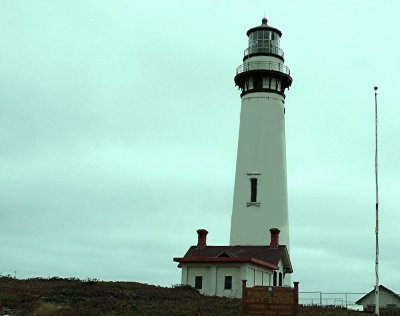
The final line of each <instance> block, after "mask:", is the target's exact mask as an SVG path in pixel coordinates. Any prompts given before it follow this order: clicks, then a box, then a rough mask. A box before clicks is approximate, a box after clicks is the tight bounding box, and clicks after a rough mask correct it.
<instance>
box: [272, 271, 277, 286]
mask: <svg viewBox="0 0 400 316" xmlns="http://www.w3.org/2000/svg"><path fill="white" fill-rule="evenodd" d="M276 279H277V273H276V271H274V279H273V286H276V283H277V282H276V281H277V280H276Z"/></svg>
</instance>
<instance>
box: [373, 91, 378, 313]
mask: <svg viewBox="0 0 400 316" xmlns="http://www.w3.org/2000/svg"><path fill="white" fill-rule="evenodd" d="M374 90H375V278H376V284H375V315H379V199H378V94H377V90H378V87H376V86H375V87H374Z"/></svg>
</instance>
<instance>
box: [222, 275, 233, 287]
mask: <svg viewBox="0 0 400 316" xmlns="http://www.w3.org/2000/svg"><path fill="white" fill-rule="evenodd" d="M224 290H232V276H231V275H226V276H225V284H224Z"/></svg>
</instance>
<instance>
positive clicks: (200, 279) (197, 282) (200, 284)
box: [194, 276, 203, 290]
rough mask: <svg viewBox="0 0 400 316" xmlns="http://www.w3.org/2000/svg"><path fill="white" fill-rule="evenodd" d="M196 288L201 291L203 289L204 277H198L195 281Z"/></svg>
mask: <svg viewBox="0 0 400 316" xmlns="http://www.w3.org/2000/svg"><path fill="white" fill-rule="evenodd" d="M194 288H195V289H198V290H201V289H202V288H203V277H202V276H196V278H195V280H194Z"/></svg>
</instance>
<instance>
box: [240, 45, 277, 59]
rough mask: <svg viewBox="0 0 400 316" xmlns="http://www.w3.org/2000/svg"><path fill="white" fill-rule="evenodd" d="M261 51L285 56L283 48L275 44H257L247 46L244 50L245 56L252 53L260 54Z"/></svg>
mask: <svg viewBox="0 0 400 316" xmlns="http://www.w3.org/2000/svg"><path fill="white" fill-rule="evenodd" d="M260 53H264V54H273V55H278V56H280V57H283V50H282V49H280V48H279V47H276V46H273V45H256V46H251V47H249V48H246V49H245V50H244V56H248V55H251V54H260Z"/></svg>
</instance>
